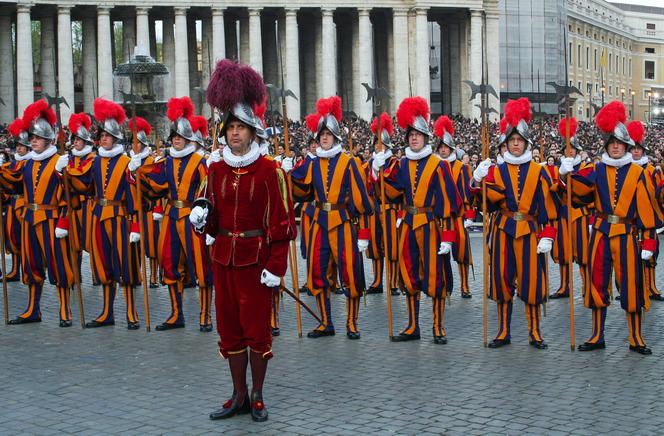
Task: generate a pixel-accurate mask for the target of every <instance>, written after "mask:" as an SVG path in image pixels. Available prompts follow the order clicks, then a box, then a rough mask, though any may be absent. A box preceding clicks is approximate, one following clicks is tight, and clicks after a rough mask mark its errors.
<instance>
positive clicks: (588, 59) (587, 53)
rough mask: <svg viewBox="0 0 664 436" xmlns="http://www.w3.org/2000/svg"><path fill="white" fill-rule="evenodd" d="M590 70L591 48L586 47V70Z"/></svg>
mask: <svg viewBox="0 0 664 436" xmlns="http://www.w3.org/2000/svg"><path fill="white" fill-rule="evenodd" d="M589 69H590V47H586V70H589Z"/></svg>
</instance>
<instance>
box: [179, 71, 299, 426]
mask: <svg viewBox="0 0 664 436" xmlns="http://www.w3.org/2000/svg"><path fill="white" fill-rule="evenodd" d="M231 91H232V92H231ZM265 95H266V88H265V85H264V84H263V80H262V78H261V77H260V76H259V75H258V73H256V72H255V71H254V70H253V69H251V68H250V67H247V66H240V65H238V64H236V63H234V62H232V61H230V60H227V59H224V60H221V61H219V62H218V63H217V66H216V68H215V71H214V73H213V74H212V78H211V79H210V84H209V86H208V91H207V101H208V103H210V105H211V106H213V107H215V108H217V109H219V110H221V111H222V113H223V114H224V124H223V127H222V130H221V134H222V135H223V136H225V137H226V142H227V145H226V146H225V147H224V149H223V152H222V154H223V160H222V161H220V162H216V163H213V164H212V165H210V168H209V174H208V178H207V182H206V183H205V184H204V185H203V187H202V189H203V191H204V193H205V197H204V198H203V199H201V200H197V204H196V205H195V206H194V207H193V209H192V210H191V214H190V215H189V219H190V220H191V222H192V224H193V225H194V226H195V227H196V228H197V229H200V230H201V231H205V232H207V233H208V234H210V235H211V236H213V237H214V238H215V241H214V244H213V245H212V260H213V262H212V270H213V273H214V282H215V286H214V288H215V293H216V295H215V308H216V314H217V331H218V332H219V338H220V341H219V352H220V354H221V355H222V357H224V358H225V359H228V363H229V366H230V371H231V376H232V378H233V395H232V396H231V398H230V399H229V400H228V401H227V402H226V403H225V404H224V405H223V407H222V408H221V409H220V410H218V411H215V412H213V413H212V414H210V419H224V418H229V417H231V416H234V415H237V414H241V413H248V412H251V417H252V419H253V420H254V421H265V420H267V418H268V414H267V409H266V408H265V405H264V403H263V394H262V389H263V381H264V379H265V373H266V371H267V362H268V360H269V359H270V358H271V357H272V335H271V331H270V312H271V297H272V289H271V288H273V287H275V286H278V285H279V283H280V280H281V279H280V277H283V276H284V275H285V274H286V267H287V263H288V262H287V259H288V246H289V242H290V240H292V239H294V238H295V235H296V232H297V230H296V227H295V216H294V213H293V205H292V201H291V199H290V196H289V193H288V188H287V182H286V179H285V178H284V177H283V174H284V173H283V172H281V171H278V170H277V167H276V165H275V164H274V162H272V161H269V160H268V159H265V158H263V157H262V156H261V155H260V150H259V145H258V143H257V140H256V129H257V128H258V127H260V126H259V125H258V123H259V122H258V121H257V117H256V116H255V115H254V113H253V111H252V106H253V105H255V104H258V103H260V102H261V101H262V100H263V98H264V96H265ZM249 362H251V378H252V384H253V386H252V391H251V396H250V395H249V393H248V389H247V382H246V372H247V365H248V363H249Z"/></svg>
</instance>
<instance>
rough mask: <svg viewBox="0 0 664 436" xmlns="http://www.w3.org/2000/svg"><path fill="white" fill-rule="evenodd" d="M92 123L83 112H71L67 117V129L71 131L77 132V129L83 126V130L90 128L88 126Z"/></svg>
mask: <svg viewBox="0 0 664 436" xmlns="http://www.w3.org/2000/svg"><path fill="white" fill-rule="evenodd" d="M91 125H92V120H91V119H90V117H89V116H88V114H86V113H85V112H80V113H77V114H71V116H70V117H69V124H68V126H69V131H70V132H71V133H74V134H75V133H76V132H78V129H79V128H80V127H81V126H83V127H85V130H90V126H91Z"/></svg>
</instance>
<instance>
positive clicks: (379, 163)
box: [371, 151, 387, 172]
mask: <svg viewBox="0 0 664 436" xmlns="http://www.w3.org/2000/svg"><path fill="white" fill-rule="evenodd" d="M386 160H387V157H386V156H385V152H384V151H380V152H378V153H376V154H375V155H374V157H373V162H372V163H371V169H372V170H374V171H375V172H379V171H380V169H381V168H383V166H384V165H385V161H386Z"/></svg>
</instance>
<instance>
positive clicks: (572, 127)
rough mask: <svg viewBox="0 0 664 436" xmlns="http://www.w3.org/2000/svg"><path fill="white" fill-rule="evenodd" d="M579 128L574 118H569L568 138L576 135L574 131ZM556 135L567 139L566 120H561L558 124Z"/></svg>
mask: <svg viewBox="0 0 664 436" xmlns="http://www.w3.org/2000/svg"><path fill="white" fill-rule="evenodd" d="M578 128H579V123H578V121H576V118H574V117H570V119H569V137H570V138H571V137H573V136H574V135H576V129H578ZM558 133H559V134H560V136H561V137H563V138H566V137H567V118H563V119H561V120H560V121H559V122H558Z"/></svg>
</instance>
